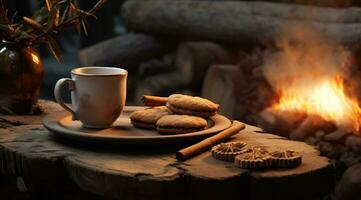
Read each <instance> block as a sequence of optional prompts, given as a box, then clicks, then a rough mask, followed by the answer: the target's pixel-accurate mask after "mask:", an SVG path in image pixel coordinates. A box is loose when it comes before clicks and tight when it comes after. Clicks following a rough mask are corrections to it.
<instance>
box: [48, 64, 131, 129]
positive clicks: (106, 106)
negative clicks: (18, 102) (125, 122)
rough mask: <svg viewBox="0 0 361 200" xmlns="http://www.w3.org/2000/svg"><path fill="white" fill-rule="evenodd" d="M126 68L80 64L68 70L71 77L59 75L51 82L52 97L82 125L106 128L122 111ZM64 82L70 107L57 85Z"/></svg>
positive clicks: (59, 85)
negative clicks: (66, 85) (53, 82)
mask: <svg viewBox="0 0 361 200" xmlns="http://www.w3.org/2000/svg"><path fill="white" fill-rule="evenodd" d="M127 76H128V72H127V71H126V70H124V69H120V68H115V67H81V68H76V69H73V70H72V71H71V77H72V78H71V79H69V78H62V79H60V80H58V82H57V83H56V85H55V89H54V95H55V99H56V101H57V102H58V103H59V104H60V105H61V106H62V107H63V108H64V109H66V110H68V111H69V112H71V114H72V115H73V120H80V121H81V122H82V124H83V127H86V128H108V127H110V126H111V125H112V124H113V123H114V121H115V120H116V119H117V118H118V117H119V115H120V113H121V112H122V110H123V108H124V105H125V99H126V87H127ZM64 84H68V86H69V89H70V91H71V102H72V108H70V107H68V106H67V105H66V104H65V103H64V102H63V99H62V96H61V92H60V91H61V88H62V86H63V85H64Z"/></svg>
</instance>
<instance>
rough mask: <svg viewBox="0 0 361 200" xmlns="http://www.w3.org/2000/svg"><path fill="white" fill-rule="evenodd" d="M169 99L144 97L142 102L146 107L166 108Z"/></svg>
mask: <svg viewBox="0 0 361 200" xmlns="http://www.w3.org/2000/svg"><path fill="white" fill-rule="evenodd" d="M167 100H168V98H167V97H157V96H150V95H144V96H143V98H142V102H143V105H144V106H164V105H165V104H166V103H167Z"/></svg>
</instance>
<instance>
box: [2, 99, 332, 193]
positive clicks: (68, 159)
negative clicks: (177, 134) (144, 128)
mask: <svg viewBox="0 0 361 200" xmlns="http://www.w3.org/2000/svg"><path fill="white" fill-rule="evenodd" d="M40 103H41V104H43V107H44V108H45V111H46V112H47V113H51V112H56V111H57V110H61V109H60V108H59V107H58V106H56V105H55V104H54V103H53V102H48V101H41V102H40ZM0 121H5V122H7V123H9V126H8V127H7V128H2V129H0V172H1V173H3V174H13V175H16V176H21V177H22V178H23V180H24V183H25V185H26V187H27V189H28V190H29V191H31V192H33V193H34V194H38V193H40V195H38V196H37V197H38V198H39V199H47V198H48V199H49V198H50V197H51V198H53V197H56V198H54V199H59V198H60V197H59V196H60V195H61V196H63V197H64V195H67V194H72V193H74V190H75V189H80V190H81V191H84V192H86V193H89V194H94V195H96V196H95V197H94V196H92V197H94V199H106V198H116V199H200V198H201V199H241V198H242V199H265V198H267V199H312V198H314V197H322V196H324V195H325V194H327V193H328V192H330V190H331V189H332V187H333V186H334V184H333V168H332V167H331V165H330V163H329V160H328V159H327V158H325V157H321V156H319V152H318V150H316V149H315V148H314V147H313V146H310V145H307V144H305V143H303V142H297V141H290V140H287V139H285V138H282V137H279V136H276V135H272V134H267V133H264V132H262V130H260V129H259V128H257V127H254V126H250V125H247V127H246V129H245V130H243V131H241V132H240V133H239V134H237V135H236V136H235V137H234V138H233V139H232V140H233V141H238V140H239V141H244V142H247V143H249V144H251V145H263V146H277V147H284V148H288V149H292V150H295V151H298V152H300V153H301V154H302V156H303V163H302V164H301V165H300V166H299V167H298V168H295V169H288V170H262V171H250V170H243V169H239V168H237V167H235V166H234V165H233V163H230V162H224V161H219V160H216V159H213V158H212V156H211V153H210V152H209V151H208V152H205V153H203V154H200V155H198V156H196V157H194V158H191V159H189V160H187V161H184V162H179V161H177V160H176V158H175V152H176V151H177V150H178V149H179V148H181V147H170V146H169V145H168V146H162V147H155V146H149V147H147V146H146V147H140V146H101V145H95V144H88V143H76V142H72V141H70V140H62V139H58V138H55V137H54V136H53V135H52V134H51V133H50V132H49V131H47V130H46V129H45V128H44V127H43V126H42V125H41V116H40V117H34V116H17V117H14V116H0ZM74 188H75V189H74ZM77 194H78V193H77ZM77 198H78V197H77ZM60 199H61V198H60ZM70 199H75V197H73V198H70ZM90 199H92V198H90Z"/></svg>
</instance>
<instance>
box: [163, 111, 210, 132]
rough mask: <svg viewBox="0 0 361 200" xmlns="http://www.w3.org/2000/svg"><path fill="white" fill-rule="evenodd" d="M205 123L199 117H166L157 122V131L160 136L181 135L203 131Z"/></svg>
mask: <svg viewBox="0 0 361 200" xmlns="http://www.w3.org/2000/svg"><path fill="white" fill-rule="evenodd" d="M206 126H207V121H206V120H205V119H203V118H201V117H196V116H189V115H166V116H164V117H162V118H160V119H159V120H158V121H157V130H158V132H159V133H161V134H181V133H189V132H196V131H201V130H204V129H205V128H206Z"/></svg>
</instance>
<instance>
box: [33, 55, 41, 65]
mask: <svg viewBox="0 0 361 200" xmlns="http://www.w3.org/2000/svg"><path fill="white" fill-rule="evenodd" d="M31 58H32V59H33V62H34V63H36V64H39V62H40V60H39V57H38V56H37V55H36V54H34V53H32V54H31Z"/></svg>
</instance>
